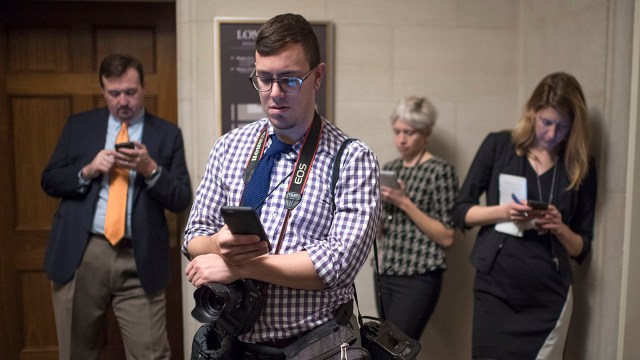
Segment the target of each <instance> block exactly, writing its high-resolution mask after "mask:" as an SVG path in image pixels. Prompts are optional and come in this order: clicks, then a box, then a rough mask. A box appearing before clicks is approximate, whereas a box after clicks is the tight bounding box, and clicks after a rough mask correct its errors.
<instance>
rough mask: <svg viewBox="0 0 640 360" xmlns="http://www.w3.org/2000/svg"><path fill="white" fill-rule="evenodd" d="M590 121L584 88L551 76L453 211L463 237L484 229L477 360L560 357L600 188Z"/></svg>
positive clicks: (477, 253) (485, 154) (476, 259)
mask: <svg viewBox="0 0 640 360" xmlns="http://www.w3.org/2000/svg"><path fill="white" fill-rule="evenodd" d="M587 117H588V115H587V105H586V101H585V98H584V94H583V92H582V88H581V86H580V84H579V83H578V81H577V80H576V79H575V78H574V77H573V76H572V75H569V74H567V73H563V72H557V73H553V74H550V75H548V76H546V77H545V78H544V79H542V81H541V82H540V83H539V84H538V86H537V87H536V88H535V90H534V91H533V94H532V95H531V97H530V98H529V101H528V102H527V103H526V105H525V109H524V113H523V115H522V117H521V119H520V121H519V122H518V123H517V124H516V126H515V128H514V129H513V130H512V131H503V132H497V133H491V134H489V135H488V136H487V137H486V139H485V140H484V142H483V143H482V145H481V146H480V149H479V150H478V152H477V153H476V156H475V159H474V160H473V163H472V165H471V168H470V169H469V172H468V174H467V177H466V179H465V182H464V184H463V185H462V188H461V189H460V193H459V195H458V198H457V200H456V205H455V207H454V210H453V218H454V222H455V224H456V226H457V227H459V228H460V229H463V230H464V229H468V228H470V227H473V226H480V227H481V228H480V231H479V232H478V235H477V239H476V242H475V245H474V248H473V252H472V256H471V259H472V263H473V265H474V266H475V268H476V277H475V283H474V317H473V345H472V348H473V350H472V351H473V358H474V359H501V360H509V359H514V360H515V359H518V360H522V359H562V357H563V352H564V346H565V342H566V335H567V330H568V326H569V320H570V318H571V311H572V304H573V303H572V295H571V283H572V273H571V266H570V259H575V260H576V261H577V262H578V263H581V262H582V261H583V260H584V259H585V257H586V256H587V254H588V253H589V250H590V249H591V241H592V238H593V222H594V213H595V202H596V189H597V185H596V171H595V168H594V165H593V161H592V159H590V158H589V155H588V150H589V149H588V144H589V131H588V128H589V127H588V125H589V124H588V118H587ZM502 175H509V176H511V179H516V180H518V181H521V182H520V183H521V184H526V185H525V186H524V188H523V192H524V193H523V194H520V195H517V194H515V193H506V192H511V190H509V191H507V189H506V187H504V186H503V188H502V189H501V188H500V177H501V176H502ZM503 178H504V177H503ZM516 182H517V181H516ZM501 191H502V192H503V194H501ZM483 193H486V205H481V204H480V202H479V199H480V196H481V195H482V194H483ZM505 199H509V200H508V201H506V200H505ZM496 224H498V225H496ZM504 224H508V225H515V227H511V229H512V230H505V227H504V226H503V225H504ZM507 228H509V227H508V226H507ZM513 229H516V231H514V230H513Z"/></svg>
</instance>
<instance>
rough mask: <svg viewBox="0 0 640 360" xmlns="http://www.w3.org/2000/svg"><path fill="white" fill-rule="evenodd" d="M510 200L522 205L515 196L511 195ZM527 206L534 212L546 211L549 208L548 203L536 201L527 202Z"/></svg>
mask: <svg viewBox="0 0 640 360" xmlns="http://www.w3.org/2000/svg"><path fill="white" fill-rule="evenodd" d="M511 198H512V199H513V201H514V202H515V203H516V204H520V205H523V204H522V202H521V201H520V199H518V197H517V196H516V195H515V194H511ZM527 206H528V207H530V208H532V209H534V210H547V209H548V208H549V204H548V203H546V202H543V201H538V200H527Z"/></svg>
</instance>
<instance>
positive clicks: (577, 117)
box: [511, 72, 589, 189]
mask: <svg viewBox="0 0 640 360" xmlns="http://www.w3.org/2000/svg"><path fill="white" fill-rule="evenodd" d="M545 108H552V109H554V110H555V111H557V112H558V113H560V114H562V115H563V116H567V117H568V118H569V119H571V130H570V131H569V134H568V135H567V138H566V139H565V141H564V142H563V143H562V144H560V145H559V146H561V148H560V152H559V154H560V155H561V156H563V157H564V162H565V166H566V168H567V172H568V173H569V179H570V184H569V189H571V188H575V189H577V188H578V187H579V186H580V184H581V183H582V179H583V178H584V177H585V176H586V175H587V171H588V169H589V123H588V116H589V115H588V110H587V102H586V100H585V97H584V93H583V92H582V87H581V86H580V83H579V82H578V80H576V78H575V77H573V76H572V75H570V74H567V73H565V72H556V73H552V74H549V75H547V76H545V77H544V78H543V79H542V80H541V81H540V83H539V84H538V86H536V88H535V90H533V93H532V94H531V97H530V98H529V101H527V103H526V105H525V108H524V111H523V114H522V116H521V118H520V121H519V122H518V123H517V124H516V126H515V128H514V129H513V131H512V135H511V138H512V141H513V144H514V145H515V147H516V153H517V154H518V155H520V156H523V155H526V154H528V153H529V148H530V147H531V146H532V145H533V144H535V141H536V131H535V116H536V114H537V113H538V111H540V110H543V109H545Z"/></svg>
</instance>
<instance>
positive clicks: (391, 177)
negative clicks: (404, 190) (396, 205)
mask: <svg viewBox="0 0 640 360" xmlns="http://www.w3.org/2000/svg"><path fill="white" fill-rule="evenodd" d="M380 185H384V186H388V187H390V188H393V189H399V188H400V185H399V184H398V178H396V173H394V172H393V171H389V170H381V171H380Z"/></svg>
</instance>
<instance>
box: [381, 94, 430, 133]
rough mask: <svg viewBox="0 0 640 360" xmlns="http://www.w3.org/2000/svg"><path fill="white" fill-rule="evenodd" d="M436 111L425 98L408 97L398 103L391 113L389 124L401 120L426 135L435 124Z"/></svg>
mask: <svg viewBox="0 0 640 360" xmlns="http://www.w3.org/2000/svg"><path fill="white" fill-rule="evenodd" d="M437 117H438V111H437V110H436V108H435V106H433V104H432V103H431V101H429V99H427V98H426V97H418V96H409V97H406V98H404V99H402V100H400V101H399V102H398V104H397V105H396V107H395V109H393V112H392V113H391V124H393V123H395V122H396V120H398V119H402V120H404V121H406V122H408V123H409V125H411V127H412V128H414V129H416V130H418V131H421V132H424V133H428V132H429V131H431V129H433V126H434V125H435V124H436V118H437Z"/></svg>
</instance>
